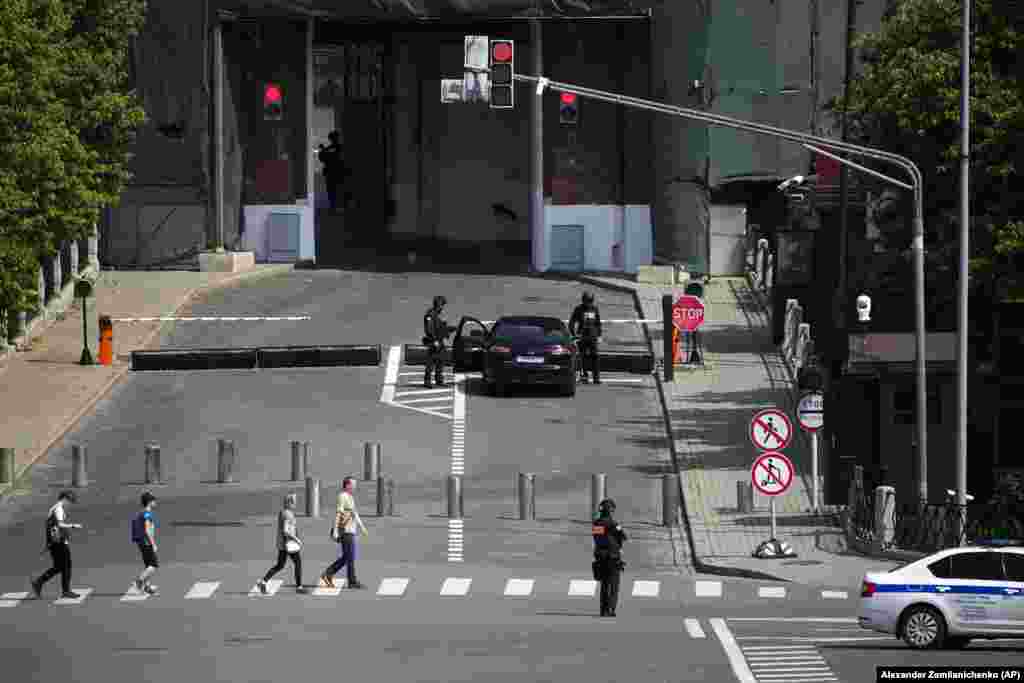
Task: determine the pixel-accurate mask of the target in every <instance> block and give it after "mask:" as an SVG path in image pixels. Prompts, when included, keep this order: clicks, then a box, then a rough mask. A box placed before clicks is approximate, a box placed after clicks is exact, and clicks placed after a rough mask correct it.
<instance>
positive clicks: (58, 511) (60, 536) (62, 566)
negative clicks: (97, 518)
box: [31, 491, 82, 600]
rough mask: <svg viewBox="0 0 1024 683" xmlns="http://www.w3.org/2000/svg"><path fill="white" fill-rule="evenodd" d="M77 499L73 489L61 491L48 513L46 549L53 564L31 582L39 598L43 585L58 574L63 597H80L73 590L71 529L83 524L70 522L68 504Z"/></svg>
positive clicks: (72, 598)
mask: <svg viewBox="0 0 1024 683" xmlns="http://www.w3.org/2000/svg"><path fill="white" fill-rule="evenodd" d="M76 500H78V499H77V497H76V496H75V494H74V492H73V491H61V494H60V495H59V496H58V497H57V503H56V504H55V505H54V506H53V507H51V508H50V511H49V513H47V515H46V550H48V551H50V558H51V559H52V560H53V566H52V567H50V568H49V569H47V570H46V571H45V572H43V575H42V576H40V577H39V578H38V579H33V580H32V582H31V584H32V593H34V594H35V596H36V598H37V599H39V598H42V597H43V595H42V592H43V585H44V584H45V583H46V582H47V581H49V580H50V579H52V578H53V577H54V576H56V575H57V574H60V583H61V597H62V598H67V599H71V600H75V599H77V598H79V597H80V596H79V594H78V593H75V592H73V591H72V590H71V530H72V529H81V528H82V525H81V524H73V523H71V522H69V521H68V516H67V506H68V505H71V504H72V503H74V502H75V501H76Z"/></svg>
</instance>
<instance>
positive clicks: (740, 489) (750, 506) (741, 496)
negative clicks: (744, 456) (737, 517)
mask: <svg viewBox="0 0 1024 683" xmlns="http://www.w3.org/2000/svg"><path fill="white" fill-rule="evenodd" d="M736 511H737V512H739V513H740V514H744V515H749V514H751V513H752V512H753V511H754V486H753V484H751V483H750V482H749V481H738V482H736Z"/></svg>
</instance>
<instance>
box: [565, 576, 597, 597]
mask: <svg viewBox="0 0 1024 683" xmlns="http://www.w3.org/2000/svg"><path fill="white" fill-rule="evenodd" d="M596 592H597V581H591V580H589V579H586V580H578V579H573V580H571V581H569V597H570V598H592V597H594V594H595V593H596Z"/></svg>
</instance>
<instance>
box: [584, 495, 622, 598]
mask: <svg viewBox="0 0 1024 683" xmlns="http://www.w3.org/2000/svg"><path fill="white" fill-rule="evenodd" d="M597 511H598V518H597V519H595V520H594V523H593V525H592V526H591V529H590V531H591V534H592V535H593V536H594V565H593V569H594V580H595V581H600V582H601V616H602V617H614V616H615V608H616V606H617V605H618V604H619V579H620V577H621V576H622V569H623V567H625V566H626V565H625V563H624V562H623V561H622V544H623V543H625V542H626V532H625V531H623V530H622V525H620V524H619V523H618V522H616V521H615V519H614V518H613V517H612V515H614V514H615V501H613V500H611V499H610V498H608V499H605V500H602V501H601V504H600V505H598V506H597Z"/></svg>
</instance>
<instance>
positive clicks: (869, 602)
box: [857, 541, 1024, 650]
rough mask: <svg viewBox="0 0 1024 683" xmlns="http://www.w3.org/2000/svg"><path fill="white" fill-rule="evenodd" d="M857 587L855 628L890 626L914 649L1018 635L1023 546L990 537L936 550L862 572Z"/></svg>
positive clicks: (1022, 628) (1023, 611) (1022, 634)
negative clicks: (906, 561) (886, 569)
mask: <svg viewBox="0 0 1024 683" xmlns="http://www.w3.org/2000/svg"><path fill="white" fill-rule="evenodd" d="M860 595H861V597H860V607H859V610H858V614H857V621H858V622H859V623H860V626H861V628H865V629H869V630H872V631H880V632H882V633H893V634H895V635H896V637H897V638H901V639H902V640H904V641H905V642H906V643H907V645H909V646H910V647H912V648H915V649H919V650H924V649H935V648H941V647H948V648H961V647H964V646H965V645H966V644H967V642H968V641H969V640H971V639H972V638H1024V547H1022V543H1021V542H1019V541H1009V542H1008V541H1002V542H998V541H990V542H979V543H978V544H976V545H972V546H965V547H961V548H950V549H947V550H941V551H939V552H937V553H935V554H933V555H929V556H928V557H924V558H922V559H920V560H916V561H914V562H911V563H909V564H905V565H903V566H901V567H898V568H896V569H894V570H892V571H889V572H884V573H870V572H869V573H868V574H865V576H864V583H863V586H862V588H861V594H860Z"/></svg>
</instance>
